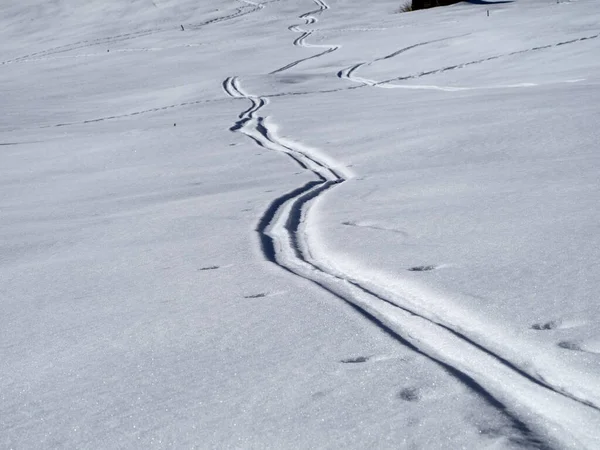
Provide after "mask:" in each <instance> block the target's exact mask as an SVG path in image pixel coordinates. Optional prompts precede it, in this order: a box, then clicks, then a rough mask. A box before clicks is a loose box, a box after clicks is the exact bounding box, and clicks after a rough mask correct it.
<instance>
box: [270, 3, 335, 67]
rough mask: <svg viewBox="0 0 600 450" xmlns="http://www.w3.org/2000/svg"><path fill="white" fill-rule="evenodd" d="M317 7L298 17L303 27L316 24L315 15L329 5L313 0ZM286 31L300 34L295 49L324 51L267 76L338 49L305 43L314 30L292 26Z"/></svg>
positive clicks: (287, 65)
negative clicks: (321, 49)
mask: <svg viewBox="0 0 600 450" xmlns="http://www.w3.org/2000/svg"><path fill="white" fill-rule="evenodd" d="M313 1H314V2H315V3H316V4H317V6H318V9H316V10H314V11H309V12H307V13H304V14H302V15H301V16H300V19H303V20H304V24H305V25H312V24H315V23H317V22H318V19H317V17H316V16H317V15H320V14H321V13H322V12H323V11H325V10H328V9H329V5H327V3H325V2H324V1H322V0H313ZM288 30H290V31H292V32H294V33H300V37H298V38H297V39H296V40H295V41H294V45H295V46H296V47H305V48H324V49H325V50H324V51H322V52H320V53H317V54H316V55H312V56H308V57H306V58H302V59H298V60H296V61H293V62H291V63H289V64H286V65H285V66H283V67H280V68H279V69H276V70H274V71H272V72H270V73H269V75H274V74H277V73H281V72H284V71H286V70H288V69H291V68H292V67H295V66H297V65H298V64H301V63H303V62H305V61H309V60H311V59H315V58H319V57H321V56H325V55H327V54H329V53H333V52H335V51H336V50H337V49H339V48H340V47H339V46H338V45H321V44H309V43H307V42H306V39H307V38H308V37H310V36H311V35H312V34H313V33H314V30H304V29H302V28H300V26H299V25H292V26H291V27H289V28H288Z"/></svg>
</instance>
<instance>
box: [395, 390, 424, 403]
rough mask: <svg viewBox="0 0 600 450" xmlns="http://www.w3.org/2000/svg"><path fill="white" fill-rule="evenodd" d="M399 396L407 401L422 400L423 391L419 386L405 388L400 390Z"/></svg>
mask: <svg viewBox="0 0 600 450" xmlns="http://www.w3.org/2000/svg"><path fill="white" fill-rule="evenodd" d="M398 398H399V399H400V400H404V401H406V402H418V401H419V400H421V393H420V392H419V388H414V387H412V388H404V389H402V390H401V391H400V392H398Z"/></svg>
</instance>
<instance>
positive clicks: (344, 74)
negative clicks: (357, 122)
mask: <svg viewBox="0 0 600 450" xmlns="http://www.w3.org/2000/svg"><path fill="white" fill-rule="evenodd" d="M463 36H466V35H461V36H455V37H463ZM455 37H450V38H443V39H436V40H433V41H427V42H422V43H419V44H415V45H411V46H408V47H404V48H402V49H400V50H397V51H395V52H393V53H391V54H389V55H386V56H383V57H381V58H377V59H374V60H373V61H371V62H363V63H359V64H355V65H352V66H350V67H347V68H346V69H343V70H340V71H339V72H338V73H337V76H338V78H341V79H345V80H348V81H352V82H354V83H360V84H361V85H367V86H373V87H381V88H388V89H390V88H431V89H439V90H451V91H457V90H470V89H474V88H469V87H448V88H446V87H440V86H404V85H397V84H391V83H392V82H393V81H407V80H414V79H419V78H423V77H426V76H428V75H436V74H440V73H444V72H449V71H451V70H457V69H463V68H465V67H469V66H473V65H476V64H482V63H486V62H488V61H494V60H497V59H501V58H508V57H510V56H516V55H522V54H525V53H531V52H538V51H541V50H548V49H551V48H557V47H561V46H563V45H570V44H575V43H578V42H584V41H589V40H592V39H598V38H600V33H597V34H593V35H590V36H584V37H580V38H576V39H570V40H568V41H562V42H557V43H554V44H547V45H541V46H537V47H531V48H527V49H523V50H517V51H514V52H509V53H503V54H500V55H494V56H489V57H487V58H482V59H477V60H474V61H468V62H465V63H460V64H454V65H451V66H446V67H442V68H439V69H433V70H428V71H424V72H420V73H417V74H413V75H406V76H400V77H394V78H390V79H388V80H384V81H375V80H370V79H368V78H361V77H357V76H355V75H354V73H355V72H356V71H357V70H358V69H360V68H362V67H366V66H370V65H371V64H374V63H376V62H378V61H383V60H386V59H390V58H393V57H395V56H398V55H399V54H401V53H404V52H406V51H408V50H412V49H414V48H417V47H421V46H424V45H427V44H433V43H435V42H441V41H445V40H449V39H454V38H455ZM522 86H526V85H511V86H498V87H522ZM486 88H487V87H483V88H481V89H486Z"/></svg>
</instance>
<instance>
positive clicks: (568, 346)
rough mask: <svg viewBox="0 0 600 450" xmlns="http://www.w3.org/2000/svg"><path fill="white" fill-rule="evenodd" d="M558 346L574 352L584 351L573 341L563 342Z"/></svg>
mask: <svg viewBox="0 0 600 450" xmlns="http://www.w3.org/2000/svg"><path fill="white" fill-rule="evenodd" d="M556 345H558V346H559V347H560V348H564V349H566V350H574V351H576V352H581V351H583V349H582V348H581V346H580V345H579V344H578V343H577V342H573V341H561V342H559V343H558V344H556Z"/></svg>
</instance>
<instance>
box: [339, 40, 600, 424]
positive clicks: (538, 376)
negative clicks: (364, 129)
mask: <svg viewBox="0 0 600 450" xmlns="http://www.w3.org/2000/svg"><path fill="white" fill-rule="evenodd" d="M455 37H462V36H455ZM455 37H449V38H443V39H437V40H431V41H426V42H422V43H418V44H414V45H411V46H408V47H404V48H402V49H400V50H397V51H395V52H393V53H390V54H388V55H386V56H383V57H380V58H376V59H374V60H373V61H371V62H368V63H360V64H355V65H353V66H350V67H348V68H347V69H344V70H341V71H339V72H338V74H337V75H338V77H339V78H342V79H348V80H350V81H354V82H358V83H362V84H360V86H361V87H364V86H374V87H385V86H384V84H385V83H387V82H376V81H374V80H369V79H365V78H359V77H356V76H355V75H354V73H355V72H356V71H357V70H358V69H360V68H361V67H364V66H368V65H371V64H374V63H376V62H378V61H383V60H386V59H390V58H393V57H395V56H398V55H400V54H402V53H404V52H406V51H409V50H412V49H415V48H417V47H421V46H424V45H428V44H432V43H435V42H440V41H445V40H449V39H454V38H455ZM598 37H600V34H596V35H592V36H587V37H582V38H577V39H571V40H568V41H563V42H560V43H557V44H549V45H544V46H539V47H533V48H531V49H526V50H520V51H517V52H512V53H509V54H506V55H501V56H495V57H490V58H485V59H482V60H478V61H473V62H470V63H467V64H463V65H457V66H451V67H450V68H445V69H439V70H435V71H430V72H425V73H424V74H425V75H428V74H433V73H441V72H444V71H446V70H452V69H454V68H460V67H465V66H467V65H472V64H479V63H481V62H485V61H489V60H492V59H498V58H500V57H502V56H510V55H517V54H523V53H527V52H531V51H539V50H543V49H549V48H554V47H559V46H562V45H568V44H574V43H577V42H582V41H586V40H589V39H596V38H598ZM425 75H423V76H425ZM409 78H411V77H403V78H398V79H409ZM414 78H417V77H414ZM387 87H392V86H387ZM399 87H400V86H399ZM501 87H505V86H501ZM372 289H374V290H375V291H377V292H379V293H381V292H382V290H381V289H379V288H378V287H376V286H375V287H373V288H372ZM383 295H384V296H387V297H390V296H391V297H393V296H394V294H393V293H389V292H385V291H383ZM396 303H400V304H406V302H405V301H403V300H402V299H399V300H396ZM409 304H410V305H411V308H413V309H414V308H416V309H417V312H418V314H420V315H423V316H426V317H427V318H428V319H429V320H431V321H433V322H435V323H436V324H437V325H439V326H441V327H444V328H446V329H447V330H448V331H450V332H452V333H455V334H457V335H459V336H460V337H461V338H463V339H466V340H469V341H470V342H471V343H472V345H474V346H477V347H478V348H480V349H481V350H482V351H485V352H487V353H489V354H490V355H491V356H493V357H495V358H497V359H498V360H500V361H502V362H503V363H504V364H505V365H506V366H508V367H511V368H512V369H513V370H515V371H518V372H519V373H520V374H521V375H522V376H523V377H526V378H528V379H529V380H530V381H531V382H532V383H536V384H538V385H540V386H542V387H545V388H547V389H550V390H552V391H553V392H556V393H557V394H560V395H563V396H565V397H567V398H569V399H571V400H574V401H576V402H579V403H581V404H583V405H586V406H588V407H590V408H592V409H593V410H595V411H597V412H600V403H599V401H598V398H597V396H596V395H594V393H593V392H591V391H589V390H588V391H589V392H587V393H585V394H582V393H577V392H575V391H574V390H573V388H572V387H571V386H569V384H568V382H564V381H563V382H561V381H560V380H557V379H556V376H553V375H552V374H550V373H545V372H548V371H547V370H544V369H543V368H542V367H538V366H535V365H530V364H528V363H527V362H523V361H521V362H519V363H517V362H513V361H511V360H510V359H511V358H510V357H507V356H503V355H502V354H501V353H502V352H501V351H498V350H493V349H492V348H490V347H489V344H486V343H483V342H481V338H479V337H470V336H469V334H472V333H470V332H469V331H468V330H463V329H461V328H462V327H460V326H459V325H457V324H453V323H451V322H450V321H447V320H444V319H443V318H440V317H438V316H437V315H435V313H432V312H429V311H427V310H425V309H423V308H420V307H419V306H413V305H414V302H410V303H409Z"/></svg>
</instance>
